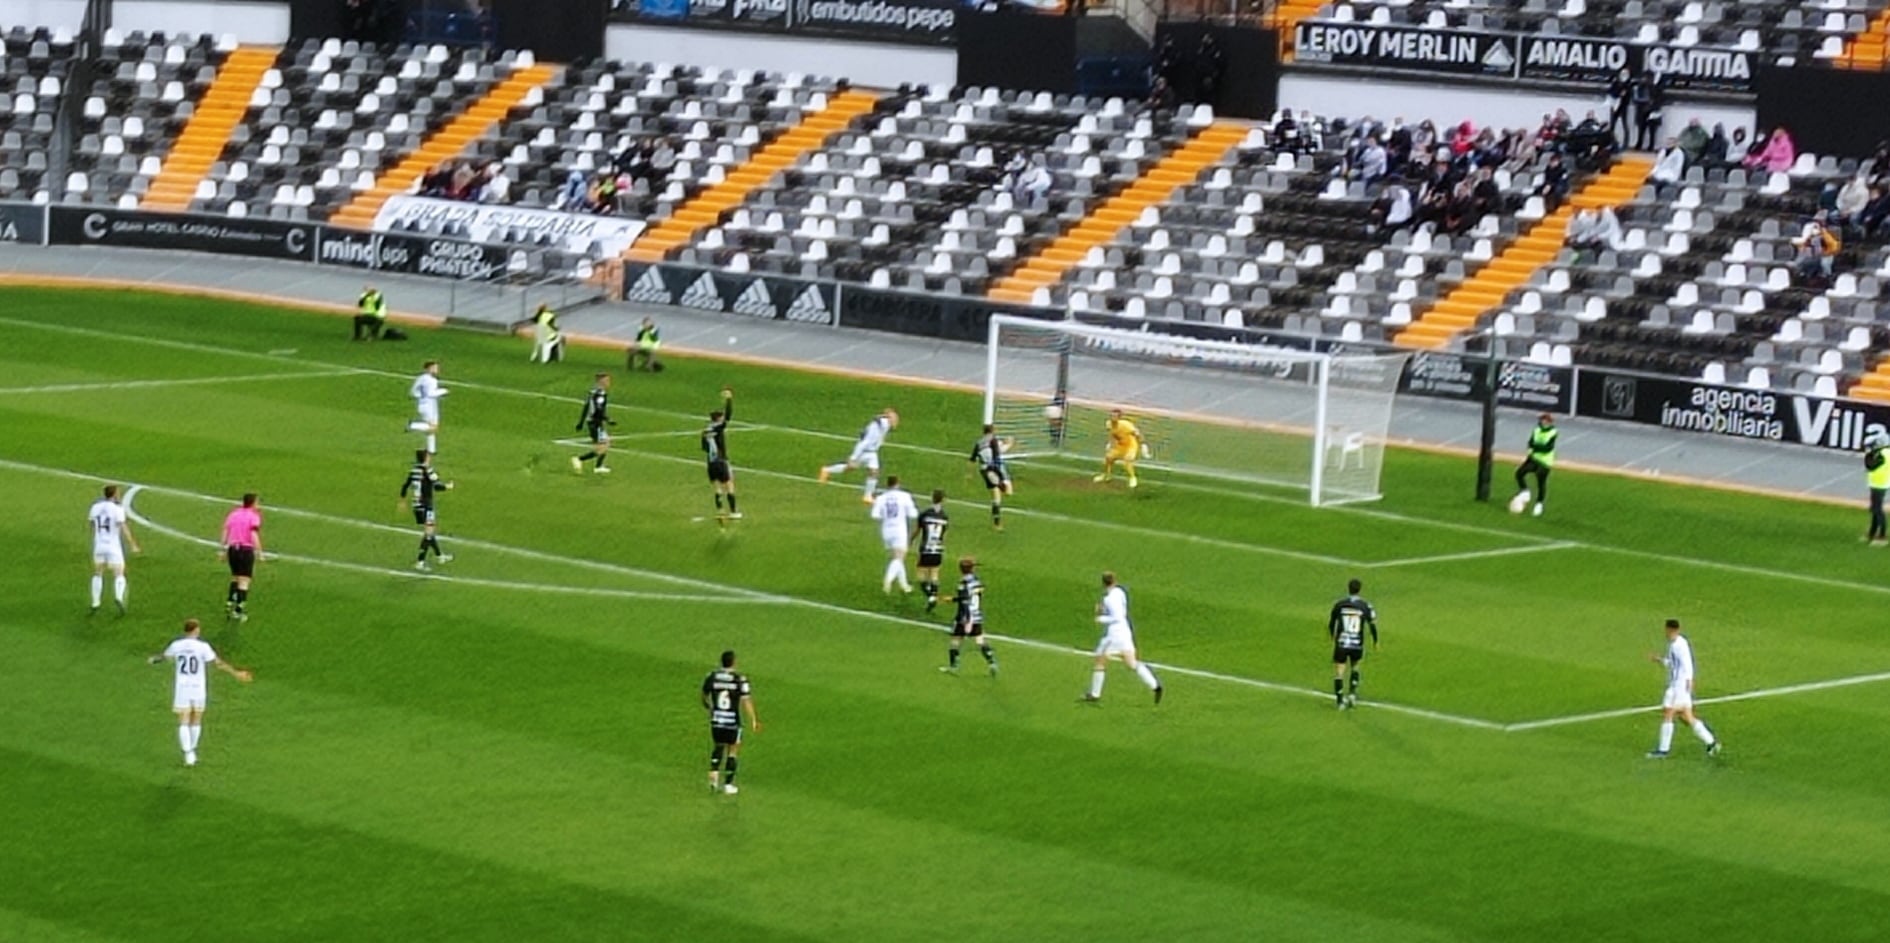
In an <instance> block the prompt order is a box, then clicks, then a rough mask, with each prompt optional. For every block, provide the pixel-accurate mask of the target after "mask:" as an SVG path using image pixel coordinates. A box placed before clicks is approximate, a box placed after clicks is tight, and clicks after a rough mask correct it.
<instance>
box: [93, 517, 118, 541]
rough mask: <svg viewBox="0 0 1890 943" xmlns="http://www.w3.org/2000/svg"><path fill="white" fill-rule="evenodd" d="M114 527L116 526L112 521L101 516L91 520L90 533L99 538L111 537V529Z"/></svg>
mask: <svg viewBox="0 0 1890 943" xmlns="http://www.w3.org/2000/svg"><path fill="white" fill-rule="evenodd" d="M114 526H116V525H115V524H114V523H113V521H112V519H111V518H109V517H102V516H101V517H95V518H92V531H93V532H94V533H96V534H98V535H99V536H101V537H109V536H111V533H112V529H113V527H114Z"/></svg>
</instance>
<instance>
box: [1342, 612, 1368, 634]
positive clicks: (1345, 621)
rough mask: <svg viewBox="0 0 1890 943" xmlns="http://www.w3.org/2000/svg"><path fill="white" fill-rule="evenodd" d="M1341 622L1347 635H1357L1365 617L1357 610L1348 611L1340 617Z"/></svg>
mask: <svg viewBox="0 0 1890 943" xmlns="http://www.w3.org/2000/svg"><path fill="white" fill-rule="evenodd" d="M1339 622H1340V625H1341V626H1343V627H1344V632H1345V634H1346V635H1357V634H1358V630H1359V628H1360V627H1361V625H1362V623H1363V622H1364V619H1362V618H1361V617H1360V616H1359V614H1358V613H1356V612H1348V613H1346V614H1344V615H1343V616H1340V617H1339Z"/></svg>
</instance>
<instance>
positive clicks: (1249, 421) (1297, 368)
mask: <svg viewBox="0 0 1890 943" xmlns="http://www.w3.org/2000/svg"><path fill="white" fill-rule="evenodd" d="M1007 329H1010V330H1015V331H1019V332H1024V333H1035V334H1040V335H1044V334H1048V335H1056V334H1061V335H1063V336H1065V337H1068V338H1071V339H1072V340H1080V341H1084V342H1087V343H1089V344H1092V345H1096V346H1097V347H1098V348H1101V349H1102V350H1103V351H1106V353H1104V354H1102V355H1104V356H1107V355H1114V356H1118V357H1121V358H1123V359H1124V360H1125V361H1128V362H1131V363H1132V362H1134V361H1135V360H1136V359H1137V358H1138V357H1144V356H1145V357H1146V358H1147V364H1148V365H1149V366H1151V367H1165V368H1167V369H1171V370H1188V369H1191V368H1193V367H1195V366H1198V367H1199V369H1201V370H1202V371H1204V373H1203V374H1202V375H1203V376H1210V375H1212V376H1219V377H1222V378H1225V380H1224V382H1226V383H1229V384H1239V383H1240V382H1241V377H1242V376H1243V374H1242V372H1241V370H1242V369H1247V370H1258V369H1268V368H1272V369H1279V370H1280V371H1281V372H1282V373H1287V374H1295V375H1297V376H1298V378H1297V379H1281V378H1279V377H1266V376H1261V375H1258V374H1249V375H1248V376H1249V378H1250V380H1251V383H1252V385H1253V387H1254V388H1255V389H1256V390H1259V389H1260V388H1261V387H1263V386H1266V385H1269V384H1270V385H1272V387H1273V388H1274V389H1290V388H1298V389H1300V390H1301V392H1300V393H1299V395H1300V396H1302V397H1303V396H1306V395H1310V396H1311V397H1312V400H1313V409H1312V415H1311V417H1310V422H1307V421H1306V420H1305V417H1303V416H1302V417H1300V418H1299V419H1297V420H1296V421H1295V420H1284V421H1275V420H1274V419H1272V418H1264V417H1263V418H1230V417H1228V416H1223V415H1215V414H1214V413H1213V412H1208V411H1202V412H1193V411H1190V410H1188V409H1177V408H1163V407H1152V406H1148V405H1146V404H1139V403H1130V402H1125V403H1114V402H1111V401H1109V399H1108V398H1107V396H1108V394H1107V393H1106V392H1104V393H1089V392H1088V391H1085V390H1083V389H1080V388H1079V389H1075V390H1071V389H1069V386H1068V384H1069V363H1070V361H1071V359H1072V352H1071V351H1070V350H1068V349H1065V350H1063V351H1060V352H1057V353H1053V354H1051V355H1050V356H1054V357H1056V358H1057V359H1058V367H1057V379H1056V381H1055V384H1056V385H1055V389H1054V391H1053V392H1052V393H1051V394H1050V395H1049V396H1048V397H1045V396H1044V395H1043V394H1042V393H1041V392H1023V391H1014V392H1013V391H1007V390H1005V389H1004V388H1003V387H1002V386H1001V384H1000V377H1001V374H1002V372H1003V365H1002V360H1003V357H1002V354H1003V352H1004V350H1005V345H1004V344H1003V343H1002V338H1003V336H1004V334H1005V332H1006V330H1007ZM1409 356H1410V355H1409V354H1408V353H1403V352H1398V353H1383V354H1363V353H1336V354H1335V353H1325V352H1317V351H1308V350H1301V349H1296V348H1291V347H1281V346H1273V345H1263V344H1242V343H1236V342H1233V341H1222V340H1206V339H1200V338H1194V337H1188V336H1185V335H1179V334H1165V333H1159V332H1154V331H1134V330H1125V329H1121V328H1112V327H1103V326H1099V325H1093V324H1086V323H1084V322H1081V321H1075V320H1060V321H1051V320H1039V319H1036V318H1028V317H1018V316H1015V315H1006V314H994V315H992V316H991V319H990V323H989V325H988V327H987V331H986V343H985V376H984V414H983V415H984V420H983V421H984V422H985V423H986V424H994V423H997V422H998V421H999V414H1000V410H999V406H1000V402H1001V401H1003V400H1006V399H1018V400H1028V401H1030V402H1033V403H1038V404H1043V405H1051V404H1068V405H1069V406H1077V405H1080V406H1082V407H1085V408H1089V409H1107V408H1111V407H1114V406H1118V405H1120V406H1126V407H1131V409H1130V411H1131V412H1134V413H1137V414H1139V415H1143V416H1155V417H1164V418H1174V419H1183V420H1188V421H1191V422H1196V423H1201V424H1206V425H1217V426H1222V427H1225V428H1229V429H1235V430H1238V429H1243V428H1244V429H1250V430H1253V431H1255V432H1256V433H1272V434H1285V435H1289V436H1294V437H1299V438H1303V439H1305V440H1306V441H1307V442H1308V444H1309V446H1310V448H1309V449H1308V454H1307V456H1306V462H1305V465H1304V468H1305V475H1304V477H1300V478H1296V479H1293V480H1288V479H1286V478H1284V477H1264V476H1261V475H1258V474H1252V475H1250V474H1242V473H1241V472H1239V471H1238V470H1235V469H1225V468H1214V467H1201V466H1190V465H1187V464H1177V463H1169V462H1163V461H1153V462H1149V463H1148V464H1149V465H1151V466H1152V467H1158V468H1169V469H1173V470H1177V471H1181V472H1184V473H1187V474H1192V475H1200V476H1204V477H1211V478H1221V479H1226V480H1231V481H1241V482H1248V483H1255V484H1271V485H1284V486H1289V487H1293V488H1304V489H1306V491H1307V492H1308V497H1309V502H1310V503H1311V505H1312V506H1314V507H1321V506H1328V505H1336V504H1349V503H1357V502H1362V501H1375V500H1378V499H1380V498H1382V497H1383V496H1384V495H1383V490H1382V483H1383V448H1384V443H1385V440H1386V438H1387V436H1388V432H1389V426H1390V422H1391V412H1392V408H1393V403H1394V402H1395V398H1396V395H1397V377H1398V372H1399V371H1401V370H1402V368H1403V366H1404V361H1405V360H1406V359H1408V358H1409ZM1216 361H1218V362H1219V363H1220V364H1221V365H1222V366H1223V367H1225V368H1226V369H1225V370H1217V369H1216V368H1215V367H1214V366H1213V364H1214V363H1215V362H1216ZM1335 365H1337V366H1341V367H1348V368H1349V367H1355V366H1357V367H1371V368H1375V369H1374V370H1373V371H1371V372H1375V373H1376V375H1378V376H1380V377H1383V376H1386V375H1388V376H1389V378H1390V382H1389V385H1388V386H1386V387H1385V388H1384V389H1383V391H1382V395H1383V398H1384V399H1383V401H1384V406H1383V409H1382V416H1381V417H1372V419H1371V420H1370V421H1368V422H1366V423H1365V425H1366V426H1367V428H1363V429H1360V428H1357V427H1356V424H1355V425H1354V427H1353V428H1351V429H1348V430H1346V431H1344V432H1343V434H1342V435H1341V434H1340V432H1339V430H1335V429H1334V428H1333V427H1332V425H1331V410H1330V403H1331V397H1332V390H1333V375H1334V374H1333V370H1334V367H1335ZM1208 371H1211V373H1208ZM1384 371H1390V372H1389V374H1386V373H1385V372H1384ZM1306 387H1311V388H1312V389H1311V391H1310V392H1306V391H1305V388H1306ZM1361 392H1363V393H1365V395H1378V393H1377V392H1376V391H1361ZM1209 405H1211V404H1209ZM1335 436H1338V438H1336V439H1335ZM1335 448H1336V449H1339V450H1340V451H1339V452H1338V453H1337V454H1339V456H1340V461H1341V462H1343V461H1344V460H1345V457H1346V456H1347V455H1348V454H1353V453H1356V452H1358V451H1359V450H1361V449H1365V448H1370V449H1372V450H1374V455H1375V457H1376V460H1377V464H1376V465H1374V466H1372V475H1371V483H1370V487H1369V488H1367V489H1364V490H1362V491H1346V492H1342V493H1329V491H1328V487H1327V485H1328V477H1327V464H1328V461H1329V457H1330V456H1331V455H1332V454H1334V453H1333V451H1332V450H1333V449H1335ZM1057 451H1061V446H1060V445H1059V446H1058V448H1057ZM1364 463H1365V459H1364V458H1363V457H1362V456H1361V457H1360V464H1361V466H1363V465H1364Z"/></svg>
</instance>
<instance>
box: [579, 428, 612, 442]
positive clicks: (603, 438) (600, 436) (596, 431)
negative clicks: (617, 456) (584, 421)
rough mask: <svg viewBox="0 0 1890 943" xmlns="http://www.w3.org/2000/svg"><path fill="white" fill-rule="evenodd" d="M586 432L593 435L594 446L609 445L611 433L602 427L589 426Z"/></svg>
mask: <svg viewBox="0 0 1890 943" xmlns="http://www.w3.org/2000/svg"><path fill="white" fill-rule="evenodd" d="M585 431H586V432H588V433H590V435H591V444H592V445H609V444H610V432H609V431H608V430H606V429H605V428H604V427H603V426H601V425H596V426H588V427H586V428H585Z"/></svg>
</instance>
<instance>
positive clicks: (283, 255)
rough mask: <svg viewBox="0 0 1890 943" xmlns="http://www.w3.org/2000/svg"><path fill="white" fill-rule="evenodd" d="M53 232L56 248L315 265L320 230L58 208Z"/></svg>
mask: <svg viewBox="0 0 1890 943" xmlns="http://www.w3.org/2000/svg"><path fill="white" fill-rule="evenodd" d="M47 229H48V233H47V235H48V236H50V237H51V242H52V244H54V245H65V246H116V247H119V248H129V249H181V250H184V251H189V252H218V253H224V254H227V255H248V256H255V257H258V258H268V259H289V260H293V261H296V262H313V261H315V241H316V229H317V227H316V226H315V225H314V224H312V223H283V222H277V221H275V220H268V219H233V218H227V217H221V216H193V215H189V214H186V213H145V212H137V211H132V210H117V209H109V208H106V207H64V206H56V207H53V208H52V210H51V214H50V219H49V221H48V226H47Z"/></svg>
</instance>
